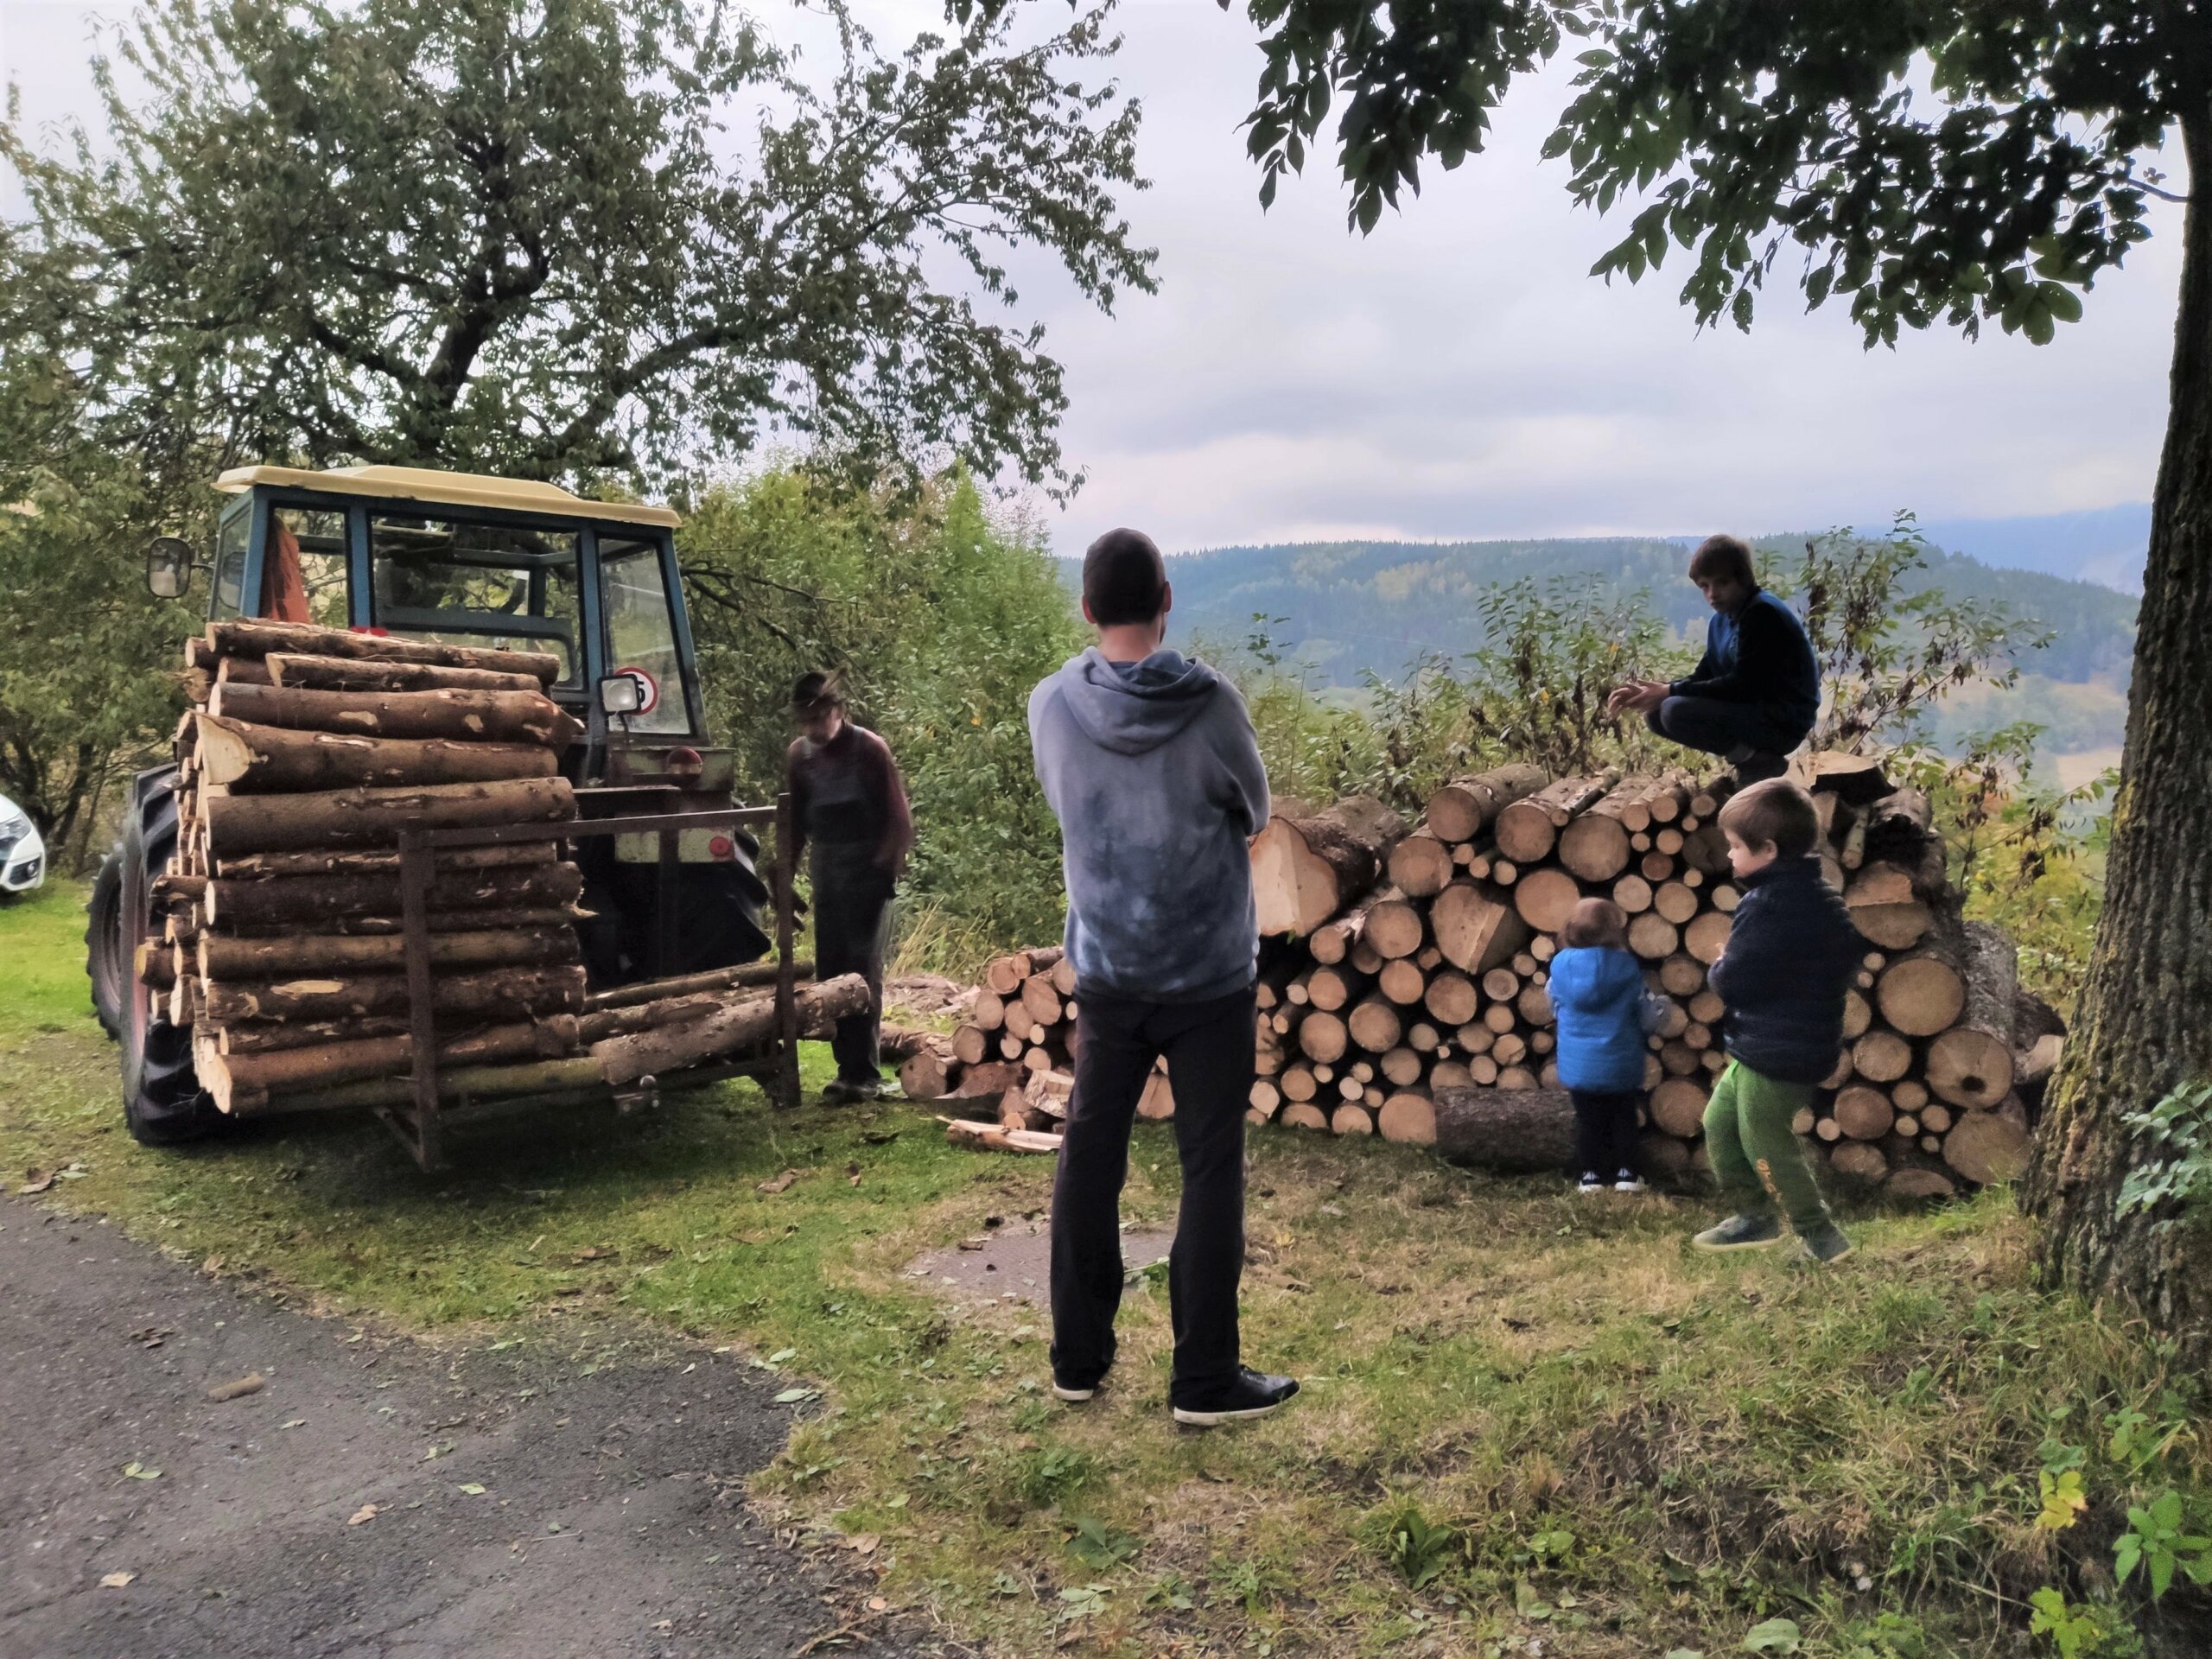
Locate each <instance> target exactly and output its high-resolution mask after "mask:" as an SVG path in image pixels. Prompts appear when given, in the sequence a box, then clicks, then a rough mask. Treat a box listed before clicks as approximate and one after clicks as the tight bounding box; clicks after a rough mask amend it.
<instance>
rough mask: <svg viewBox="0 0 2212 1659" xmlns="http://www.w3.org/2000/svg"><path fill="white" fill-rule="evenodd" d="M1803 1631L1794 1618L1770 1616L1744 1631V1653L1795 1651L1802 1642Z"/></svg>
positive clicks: (1803, 1637)
mask: <svg viewBox="0 0 2212 1659" xmlns="http://www.w3.org/2000/svg"><path fill="white" fill-rule="evenodd" d="M1804 1639H1805V1635H1804V1632H1803V1631H1802V1630H1799V1629H1798V1628H1797V1621H1796V1619H1794V1618H1770V1619H1768V1620H1767V1621H1766V1623H1764V1624H1754V1625H1752V1626H1751V1629H1750V1630H1748V1631H1747V1632H1745V1637H1744V1651H1745V1653H1796V1651H1797V1650H1798V1649H1799V1648H1800V1647H1802V1645H1803V1643H1804Z"/></svg>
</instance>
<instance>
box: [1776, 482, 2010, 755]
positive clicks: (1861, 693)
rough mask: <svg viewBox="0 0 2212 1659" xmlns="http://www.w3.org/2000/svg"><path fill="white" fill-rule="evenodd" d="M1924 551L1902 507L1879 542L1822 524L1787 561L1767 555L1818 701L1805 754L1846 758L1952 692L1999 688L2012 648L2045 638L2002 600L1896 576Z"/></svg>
mask: <svg viewBox="0 0 2212 1659" xmlns="http://www.w3.org/2000/svg"><path fill="white" fill-rule="evenodd" d="M1928 556H1929V546H1928V543H1927V540H1926V538H1925V537H1923V536H1922V535H1921V533H1920V531H1919V527H1918V526H1917V525H1916V524H1915V523H1914V522H1913V518H1912V515H1911V514H1910V513H1909V512H1901V513H1899V514H1898V515H1897V521H1896V523H1895V524H1894V525H1893V527H1892V528H1891V533H1890V535H1889V537H1887V539H1885V540H1872V539H1869V538H1866V537H1859V536H1855V535H1853V534H1852V533H1851V532H1850V531H1840V530H1839V531H1829V532H1828V533H1827V535H1825V536H1822V537H1816V538H1815V539H1814V540H1812V541H1809V542H1808V543H1805V550H1804V554H1803V556H1802V559H1800V560H1799V561H1798V563H1796V566H1795V567H1794V568H1787V569H1780V570H1777V569H1775V568H1774V566H1773V563H1772V562H1771V561H1770V566H1769V569H1768V571H1767V572H1765V573H1764V575H1766V576H1767V577H1768V578H1770V580H1767V581H1766V582H1765V584H1764V585H1767V586H1770V587H1772V588H1774V589H1775V591H1777V593H1783V594H1795V596H1796V601H1797V610H1798V613H1799V616H1800V618H1801V619H1802V620H1803V622H1804V624H1805V632H1806V635H1807V637H1808V639H1810V640H1811V641H1812V645H1813V654H1814V657H1815V659H1816V660H1817V661H1818V663H1819V664H1820V671H1821V689H1822V690H1823V691H1824V692H1825V693H1826V696H1827V704H1826V706H1825V708H1824V709H1823V710H1822V712H1821V718H1820V721H1819V722H1818V724H1816V725H1815V727H1814V728H1813V734H1812V739H1811V742H1812V746H1813V747H1815V748H1816V749H1840V750H1842V751H1844V752H1845V753H1859V751H1860V750H1861V749H1862V748H1864V747H1866V745H1867V744H1868V743H1870V742H1872V741H1875V740H1877V739H1884V740H1886V741H1889V742H1891V743H1892V744H1894V743H1897V742H1899V741H1904V740H1906V739H1909V738H1910V737H1913V736H1916V735H1917V734H1918V732H1919V730H1920V728H1921V725H1922V722H1923V719H1924V717H1925V716H1926V715H1927V713H1928V712H1929V709H1931V708H1932V707H1933V706H1934V705H1935V704H1936V703H1937V702H1940V701H1941V700H1942V698H1944V697H1945V696H1948V695H1949V694H1950V693H1951V692H1953V691H1955V690H1959V689H1960V688H1961V687H1964V686H1967V685H1973V684H1977V683H1980V684H1988V685H1993V686H1996V687H1999V688H2001V689H2008V690H2009V689H2010V688H2011V687H2012V685H2013V684H2014V683H2016V682H2017V681H2018V678H2019V669H2018V665H2017V664H2015V663H2014V662H2013V660H2012V658H2013V655H2014V653H2016V652H2018V651H2019V650H2021V649H2022V648H2023V647H2025V648H2027V649H2031V650H2033V649H2038V648H2040V647H2042V646H2044V645H2047V644H2049V643H2050V634H2049V632H2048V631H2043V632H2032V631H2031V630H2030V629H2029V628H2028V627H2027V626H2025V625H2024V622H2023V621H2022V620H2021V618H2020V617H2019V616H2018V614H2017V613H2015V612H2014V611H2013V610H2012V608H2011V607H2009V606H2006V605H2005V604H2003V603H2002V602H1993V601H1975V600H1973V599H1959V598H1955V597H1953V596H1951V595H1950V594H1946V593H1944V592H1943V591H1942V589H1940V588H1928V587H1923V588H1918V589H1917V590H1916V591H1915V590H1912V589H1909V588H1907V587H1906V586H1905V581H1906V578H1907V577H1908V576H1909V575H1912V574H1914V573H1916V572H1919V571H1923V570H1925V569H1927V568H1928Z"/></svg>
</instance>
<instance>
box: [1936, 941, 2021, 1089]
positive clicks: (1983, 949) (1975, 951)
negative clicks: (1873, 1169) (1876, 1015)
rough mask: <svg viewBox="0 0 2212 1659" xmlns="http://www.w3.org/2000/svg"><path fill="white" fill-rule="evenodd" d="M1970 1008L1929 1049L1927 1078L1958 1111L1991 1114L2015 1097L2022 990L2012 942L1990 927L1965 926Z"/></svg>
mask: <svg viewBox="0 0 2212 1659" xmlns="http://www.w3.org/2000/svg"><path fill="white" fill-rule="evenodd" d="M1966 944H1967V962H1966V969H1967V977H1966V1006H1965V1009H1964V1011H1963V1012H1962V1013H1961V1015H1960V1017H1959V1020H1958V1023H1957V1024H1955V1025H1954V1026H1953V1027H1951V1028H1950V1029H1949V1030H1948V1031H1945V1032H1943V1033H1942V1034H1940V1035H1939V1036H1938V1037H1937V1038H1936V1040H1935V1041H1933V1042H1932V1043H1930V1044H1929V1046H1928V1065H1927V1071H1926V1079H1927V1083H1928V1086H1929V1088H1930V1089H1932V1090H1935V1091H1936V1095H1937V1096H1939V1097H1940V1098H1942V1099H1943V1100H1946V1101H1948V1102H1949V1103H1951V1104H1952V1105H1954V1106H1967V1107H1975V1108H1980V1109H1985V1110H1986V1109H1988V1108H1990V1107H1993V1106H1995V1105H1996V1104H1998V1103H1999V1102H2000V1101H2002V1100H2003V1099H2004V1098H2005V1096H2007V1095H2009V1094H2010V1093H2012V1077H2013V1061H2012V1013H2013V1003H2014V998H2015V994H2016V992H2017V991H2018V982H2019V969H2018V952H2017V951H2016V950H2014V948H2013V944H2012V940H2011V939H2010V938H2006V937H2005V935H2004V934H2003V933H2002V932H2000V931H1998V930H1997V929H1996V928H1993V927H1992V926H1990V925H1988V924H1987V923H1986V922H1968V923H1967V925H1966Z"/></svg>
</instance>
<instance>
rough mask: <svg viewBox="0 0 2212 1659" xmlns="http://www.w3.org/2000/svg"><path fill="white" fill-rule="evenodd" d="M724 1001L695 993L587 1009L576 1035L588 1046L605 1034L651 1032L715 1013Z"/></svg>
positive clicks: (702, 993) (616, 1035)
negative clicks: (619, 1005) (620, 1005)
mask: <svg viewBox="0 0 2212 1659" xmlns="http://www.w3.org/2000/svg"><path fill="white" fill-rule="evenodd" d="M727 1000H728V999H727V996H726V995H721V994H716V993H714V992H699V993H696V994H694V995H690V996H664V997H660V998H658V999H656V1000H655V1001H650V1002H630V1003H626V1004H624V1005H623V1006H622V1007H618V1008H595V1009H588V1010H587V1011H586V1012H585V1013H584V1014H583V1015H582V1018H581V1020H579V1021H578V1024H577V1034H578V1036H579V1037H580V1038H581V1039H582V1041H583V1042H584V1043H586V1044H587V1045H588V1044H591V1043H601V1042H605V1041H606V1040H607V1039H608V1038H609V1037H627V1036H629V1035H630V1034H631V1033H633V1032H640V1031H652V1030H655V1029H657V1028H658V1027H661V1026H675V1025H681V1024H682V1023H683V1021H684V1020H698V1019H703V1018H704V1017H705V1016H706V1015H708V1014H713V1013H715V1012H716V1011H718V1010H719V1009H721V1007H723V1006H724V1004H725V1003H726V1001H727Z"/></svg>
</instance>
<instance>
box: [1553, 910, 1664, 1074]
mask: <svg viewBox="0 0 2212 1659" xmlns="http://www.w3.org/2000/svg"><path fill="white" fill-rule="evenodd" d="M1546 988H1547V989H1548V991H1549V992H1550V994H1551V999H1552V1012H1553V1014H1554V1015H1556V1016H1557V1018H1558V1020H1559V1052H1558V1055H1557V1056H1556V1058H1557V1060H1558V1063H1559V1080H1560V1083H1561V1084H1563V1085H1565V1086H1566V1087H1567V1088H1568V1089H1577V1090H1587V1091H1589V1092H1590V1093H1592V1094H1599V1095H1618V1094H1626V1093H1628V1092H1629V1091H1630V1090H1636V1089H1641V1088H1643V1019H1644V990H1643V968H1642V967H1641V966H1640V965H1639V964H1638V963H1637V960H1636V958H1635V957H1632V956H1630V955H1629V953H1628V952H1627V951H1625V950H1611V949H1608V948H1606V947H1604V946H1598V947H1594V948H1593V947H1587V946H1580V945H1576V946H1570V947H1569V948H1568V949H1567V950H1562V951H1560V953H1559V954H1558V955H1557V956H1555V957H1553V958H1552V966H1551V979H1550V982H1549V983H1548V986H1547V987H1546Z"/></svg>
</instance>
